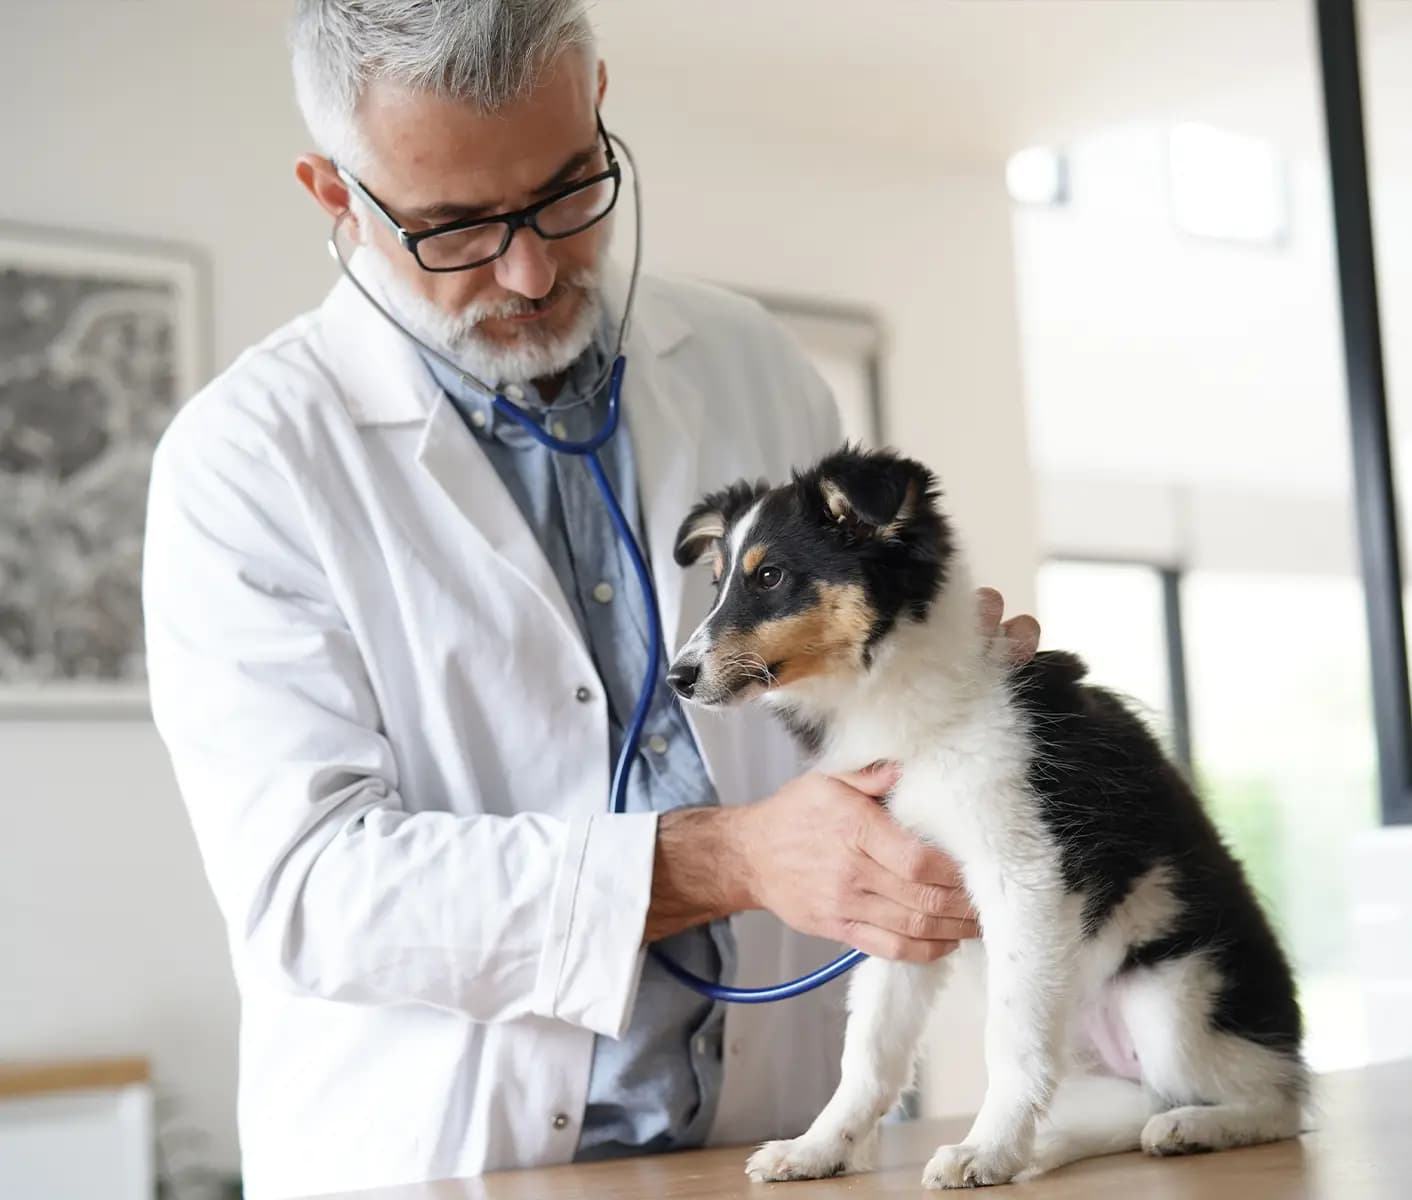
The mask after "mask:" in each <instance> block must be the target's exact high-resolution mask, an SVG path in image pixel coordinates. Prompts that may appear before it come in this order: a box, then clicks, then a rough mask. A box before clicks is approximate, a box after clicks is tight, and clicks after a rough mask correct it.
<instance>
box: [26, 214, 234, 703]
mask: <svg viewBox="0 0 1412 1200" xmlns="http://www.w3.org/2000/svg"><path fill="white" fill-rule="evenodd" d="M209 360H210V351H209V301H208V283H207V271H206V269H205V264H204V262H203V260H202V258H201V256H200V255H199V254H198V253H197V252H196V251H195V250H194V249H193V248H191V247H187V246H183V245H177V244H172V243H163V242H156V241H147V240H142V239H137V238H126V237H116V236H104V235H100V234H96V233H90V232H85V231H78V230H63V229H55V228H48V227H42V226H30V225H19V224H13V223H5V222H0V718H10V719H17V718H37V719H51V718H53V719H68V718H72V717H84V718H92V717H108V716H111V717H122V718H130V719H143V718H145V717H147V715H148V713H149V706H148V699H147V687H146V682H145V669H144V665H143V662H142V626H141V560H142V535H143V524H144V517H145V511H146V497H147V484H148V477H149V474H150V470H151V463H152V454H153V451H154V450H155V448H156V445H157V441H158V439H159V438H160V436H161V434H162V431H163V430H164V429H165V428H166V426H167V424H168V423H169V422H170V420H171V418H172V417H173V416H174V415H175V414H176V412H177V410H178V409H179V408H180V406H181V405H182V404H183V403H184V402H185V401H186V400H187V399H188V398H189V397H190V396H191V395H193V394H194V393H195V392H196V391H197V390H198V389H199V388H200V386H201V384H202V382H203V381H204V380H205V378H206V376H207V369H208V365H209Z"/></svg>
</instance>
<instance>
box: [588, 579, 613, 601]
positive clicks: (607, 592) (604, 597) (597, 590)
mask: <svg viewBox="0 0 1412 1200" xmlns="http://www.w3.org/2000/svg"><path fill="white" fill-rule="evenodd" d="M593 598H594V599H595V600H597V601H598V603H599V604H611V603H612V601H613V585H612V584H611V583H609V582H608V581H607V580H606V579H605V580H604V581H603V582H602V583H596V584H594V585H593Z"/></svg>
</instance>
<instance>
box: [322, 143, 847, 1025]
mask: <svg viewBox="0 0 1412 1200" xmlns="http://www.w3.org/2000/svg"><path fill="white" fill-rule="evenodd" d="M608 136H609V137H610V138H612V140H613V142H614V144H615V145H616V146H617V147H618V149H619V150H621V151H622V154H623V157H624V158H626V159H627V161H628V165H629V167H630V168H631V175H632V195H633V210H634V221H633V255H632V272H631V274H630V275H629V277H628V290H627V297H626V299H625V300H624V302H623V317H622V320H621V321H620V322H619V323H618V338H617V344H616V346H615V347H614V349H613V356H612V359H611V360H610V362H609V365H608V367H607V368H606V371H605V374H604V375H602V376H600V377H599V378H598V380H596V381H595V383H594V385H593V388H592V390H591V391H589V392H588V393H587V394H589V395H593V394H596V393H597V392H598V390H599V389H601V388H602V386H603V383H604V382H605V381H606V382H607V384H608V415H607V416H606V417H604V419H603V424H602V425H601V426H600V427H599V429H598V431H597V432H596V433H594V434H593V435H592V436H591V437H588V438H585V439H584V440H582V441H569V440H566V439H564V438H560V437H555V436H554V434H552V433H551V432H550V431H549V430H547V429H545V428H544V427H543V426H542V425H541V424H540V423H539V421H537V420H536V419H535V417H534V416H533V414H531V413H529V412H526V411H525V410H524V409H522V408H520V407H519V405H517V404H514V403H512V402H511V401H509V400H508V399H506V398H505V396H504V395H502V394H500V393H498V392H496V391H495V390H494V389H493V388H490V387H487V386H486V385H485V384H483V383H482V382H481V381H480V380H479V379H477V378H475V376H473V375H471V374H470V373H468V372H467V371H466V370H465V368H463V367H461V366H460V365H459V364H457V363H456V362H454V361H452V360H451V359H450V358H448V357H447V356H446V355H445V354H442V353H441V352H440V351H439V350H437V349H435V348H434V347H432V346H428V345H427V344H426V342H424V341H422V339H421V338H419V337H417V335H416V334H414V333H412V332H411V331H410V330H409V329H406V328H404V327H403V325H402V324H401V322H400V321H398V320H397V318H396V317H394V316H393V315H392V313H390V312H389V311H388V310H387V308H386V307H385V306H384V305H383V304H382V303H381V302H380V301H379V300H378V299H377V298H376V297H374V296H373V294H372V293H371V292H370V291H369V290H368V289H367V288H366V287H365V286H364V285H363V283H362V281H361V280H359V279H358V277H357V276H356V275H354V273H353V271H352V268H351V267H350V266H349V264H348V260H347V259H345V258H344V256H343V252H342V250H341V249H340V248H339V245H338V233H339V230H340V228H341V227H342V225H343V222H344V221H345V220H346V219H347V217H348V215H349V213H348V210H345V211H344V212H343V213H341V214H340V215H339V217H338V218H337V219H336V220H335V221H334V223H333V229H332V230H331V231H330V233H329V241H328V245H329V253H331V254H332V255H333V257H334V260H335V261H336V262H337V263H338V266H339V269H340V270H341V271H342V272H343V274H344V276H345V277H346V278H347V279H348V280H349V282H351V283H352V284H353V286H354V287H356V288H357V289H358V291H359V292H361V293H362V296H363V298H364V299H365V300H366V301H367V302H368V303H369V304H371V305H372V306H373V308H374V309H376V310H377V311H378V312H379V313H380V314H382V316H383V318H384V319H385V320H386V321H387V322H388V324H390V325H391V326H392V327H393V328H394V329H396V330H397V332H398V333H400V334H401V335H402V336H403V337H405V338H407V339H408V340H409V341H411V342H413V343H414V344H415V345H417V346H418V347H419V348H420V349H421V350H422V351H424V352H425V353H427V354H430V355H431V356H432V357H433V358H435V359H436V360H437V361H438V362H440V363H442V364H443V365H445V366H446V367H447V369H448V370H450V371H451V372H453V373H454V374H455V375H457V376H458V377H459V378H460V379H461V380H462V381H463V382H465V383H466V384H467V385H469V386H470V387H473V388H475V389H476V390H477V391H480V392H482V393H483V394H484V395H486V396H488V397H490V400H491V403H492V404H493V405H494V407H495V411H496V412H497V413H498V414H499V415H500V416H502V417H504V418H505V419H507V420H510V421H514V422H515V424H517V425H519V426H520V428H522V429H523V430H524V431H525V432H526V433H528V434H529V435H530V436H531V437H532V438H534V440H535V441H536V442H538V443H539V444H540V445H541V446H544V447H545V448H546V449H549V450H552V451H553V452H554V453H555V454H571V455H573V456H575V457H576V458H582V459H583V460H584V463H585V464H586V465H587V466H588V470H589V473H590V474H591V475H592V476H593V482H594V483H595V484H597V485H598V491H599V494H600V495H601V496H602V497H603V504H604V506H605V507H606V508H607V510H608V515H609V517H610V518H611V519H612V522H613V528H614V530H615V531H616V532H617V535H618V540H619V541H620V542H621V543H622V545H623V548H624V549H625V550H626V551H627V553H628V559H629V560H630V561H631V563H632V568H633V573H634V574H635V575H636V576H637V582H638V586H639V588H640V589H641V591H642V603H643V607H644V608H645V609H646V612H647V628H648V630H655V631H660V630H661V628H662V622H661V617H660V614H659V611H658V608H657V593H656V591H655V589H654V588H653V586H652V573H651V571H650V570H649V569H648V566H647V559H646V557H645V556H644V555H643V553H642V547H641V546H640V545H638V541H637V537H636V536H635V535H634V534H633V531H632V527H631V525H630V524H629V522H628V519H627V517H626V516H625V515H624V513H623V506H622V505H621V504H620V503H619V502H618V497H617V495H616V493H615V492H614V491H613V485H612V484H611V483H610V482H609V481H608V476H607V474H606V473H605V472H604V470H603V464H602V462H601V461H600V460H599V458H598V451H599V450H601V449H602V448H603V447H604V446H605V445H607V444H608V441H609V440H610V439H611V438H612V437H613V435H614V434H615V433H617V431H618V422H619V416H620V413H621V409H622V389H623V372H624V370H626V368H627V359H626V358H625V356H624V354H623V346H624V343H625V341H626V339H627V333H628V325H629V321H630V320H631V317H632V311H633V301H634V300H635V299H636V296H637V280H638V274H639V271H640V268H641V265H642V189H641V185H640V183H639V181H638V173H637V162H636V160H635V159H634V158H633V156H632V150H631V149H629V147H628V145H627V143H626V142H624V141H623V140H622V138H620V137H618V136H617V135H616V134H609V135H608ZM661 670H662V640H661V636H660V633H659V634H658V636H655V637H650V640H649V643H648V654H647V672H646V675H645V676H644V678H643V681H642V690H641V691H640V692H639V693H638V697H637V705H636V707H635V708H634V709H633V714H632V720H631V721H629V723H628V728H627V732H626V734H625V735H624V737H623V745H622V749H621V750H620V751H619V752H618V761H617V763H616V765H615V766H614V768H613V788H612V805H611V811H612V812H615V813H622V812H626V811H627V801H628V779H629V777H630V775H631V774H632V767H633V762H634V761H635V759H636V758H637V756H638V753H637V752H638V742H639V741H640V739H641V737H642V730H643V727H644V726H645V725H646V723H647V712H648V709H649V708H651V706H652V696H653V694H654V693H655V692H656V690H657V681H658V678H659V675H660V673H661ZM649 950H650V952H651V954H652V957H653V958H654V959H656V960H657V962H658V963H659V964H660V965H661V966H662V968H663V969H664V970H665V971H666V972H667V974H669V975H670V976H671V977H672V978H673V979H675V980H677V982H679V983H682V984H685V985H686V986H687V987H689V988H691V989H692V990H693V991H695V992H699V993H700V994H701V995H703V996H705V997H707V998H708V999H711V1000H720V1001H725V1002H727V1003H731V1004H766V1003H769V1002H770V1001H773V1000H787V999H789V998H791V997H793V996H802V995H803V994H804V993H805V992H810V991H813V990H814V989H815V988H816V987H822V986H823V985H824V984H826V983H828V982H829V981H830V980H832V979H836V978H838V976H840V975H842V974H843V973H844V972H845V971H848V970H850V969H851V968H852V967H854V966H856V965H857V964H858V963H860V962H862V960H863V959H864V958H866V957H867V955H865V954H864V953H863V952H862V951H861V950H851V951H849V952H848V953H847V954H844V955H841V956H840V957H839V958H836V959H835V960H834V961H833V962H831V963H827V964H826V965H824V966H822V967H820V968H819V969H818V970H816V971H812V972H811V973H809V974H808V975H804V976H801V977H800V978H798V979H791V980H790V981H789V982H787V983H779V984H776V985H775V986H774V987H763V988H738V987H727V986H725V985H724V984H720V983H716V982H715V981H714V980H710V979H704V978H702V977H701V976H700V975H694V974H692V973H691V972H690V971H688V970H687V969H686V968H685V967H683V966H681V965H680V964H678V963H676V962H674V961H673V960H672V959H670V958H668V957H667V956H666V955H665V954H663V953H662V952H661V951H660V950H658V949H657V948H656V947H649Z"/></svg>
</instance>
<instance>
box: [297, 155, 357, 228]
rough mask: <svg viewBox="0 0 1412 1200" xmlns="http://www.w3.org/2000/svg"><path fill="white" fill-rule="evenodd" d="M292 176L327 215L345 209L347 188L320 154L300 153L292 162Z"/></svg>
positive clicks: (331, 165) (338, 212) (341, 212)
mask: <svg viewBox="0 0 1412 1200" xmlns="http://www.w3.org/2000/svg"><path fill="white" fill-rule="evenodd" d="M294 177H295V178H296V179H297V180H299V182H300V183H301V184H303V186H304V189H305V190H306V191H307V192H308V193H309V195H311V196H313V197H314V200H315V202H316V203H317V204H318V205H319V207H320V208H322V209H323V210H324V212H326V213H328V215H329V216H331V217H338V216H340V215H342V214H343V213H344V212H346V211H347V209H348V188H347V186H346V185H345V184H344V182H343V180H342V179H340V178H339V177H338V169H337V168H336V167H335V166H334V165H333V163H332V162H330V161H329V160H328V159H327V158H325V157H324V156H323V155H322V154H313V153H308V154H301V155H300V156H299V157H298V158H297V159H296V160H295V162H294Z"/></svg>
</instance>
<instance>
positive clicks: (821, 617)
mask: <svg viewBox="0 0 1412 1200" xmlns="http://www.w3.org/2000/svg"><path fill="white" fill-rule="evenodd" d="M934 500H935V487H934V480H933V478H932V476H931V473H930V472H929V471H928V470H927V469H926V468H925V467H923V466H922V465H921V464H920V463H916V462H913V461H911V460H908V459H904V458H900V457H898V456H896V455H894V454H891V453H886V452H881V451H875V452H870V453H862V452H860V451H856V450H850V449H845V450H843V451H840V452H839V453H837V454H834V455H831V456H830V457H829V458H827V459H825V460H824V461H823V462H821V463H820V464H819V465H818V466H817V467H815V468H813V469H812V470H810V471H806V472H803V473H797V474H796V475H795V476H794V478H793V479H792V480H791V482H789V483H787V484H784V485H782V486H780V487H777V488H770V487H768V486H767V485H765V484H763V483H760V484H755V485H753V486H752V485H750V484H748V483H745V482H744V481H742V482H739V483H736V484H733V485H731V486H730V487H729V488H726V489H724V490H722V491H720V492H715V493H713V494H712V495H710V496H707V497H706V498H705V499H704V500H702V502H701V503H700V504H698V505H697V506H696V507H695V508H693V509H692V511H691V512H690V513H689V514H688V515H687V517H686V520H685V521H683V522H682V526H681V529H680V531H679V532H678V534H677V546H676V558H677V561H678V562H679V563H681V564H682V565H687V564H690V563H694V562H697V561H699V560H701V559H703V558H705V559H708V560H709V561H710V563H711V566H712V574H713V577H714V579H715V582H716V603H715V605H714V606H713V607H712V609H711V611H710V612H709V613H708V614H707V615H706V618H705V619H704V620H703V621H702V622H701V624H700V626H699V627H698V628H697V630H696V632H695V633H694V634H693V635H692V636H691V639H690V640H689V641H688V642H687V644H686V645H685V646H684V647H683V648H682V649H681V651H680V652H679V653H678V655H677V657H676V659H675V660H674V661H673V663H672V666H671V670H670V671H669V672H668V675H667V679H668V682H669V683H670V684H671V686H672V687H673V688H674V689H675V690H676V692H677V693H678V695H680V696H681V697H682V698H683V699H688V700H691V701H693V702H694V703H697V704H701V705H706V706H714V705H722V704H728V703H731V702H732V701H735V700H740V699H745V698H748V697H750V696H754V695H758V694H759V693H761V692H764V691H767V690H771V689H776V688H789V687H790V686H792V685H794V684H797V683H799V682H801V681H803V680H805V679H809V678H811V677H815V676H820V675H833V676H839V675H847V674H849V673H858V672H862V671H866V670H867V668H868V666H869V664H870V663H871V660H872V654H873V651H874V649H875V648H876V646H877V644H878V642H879V641H881V639H882V638H883V637H885V636H886V635H887V633H888V631H889V630H891V629H892V628H893V627H894V626H895V625H896V624H897V622H898V621H899V620H902V619H920V618H921V617H923V616H925V615H926V612H927V609H928V608H929V607H930V605H931V602H932V600H933V599H934V598H935V596H936V594H937V592H938V590H939V589H940V587H941V585H942V583H943V582H944V576H945V568H946V561H947V559H948V557H949V555H950V550H951V538H950V533H949V530H948V528H947V526H946V524H945V521H944V520H943V518H942V517H941V516H940V515H939V514H938V513H937V511H936V507H935V503H934Z"/></svg>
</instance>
